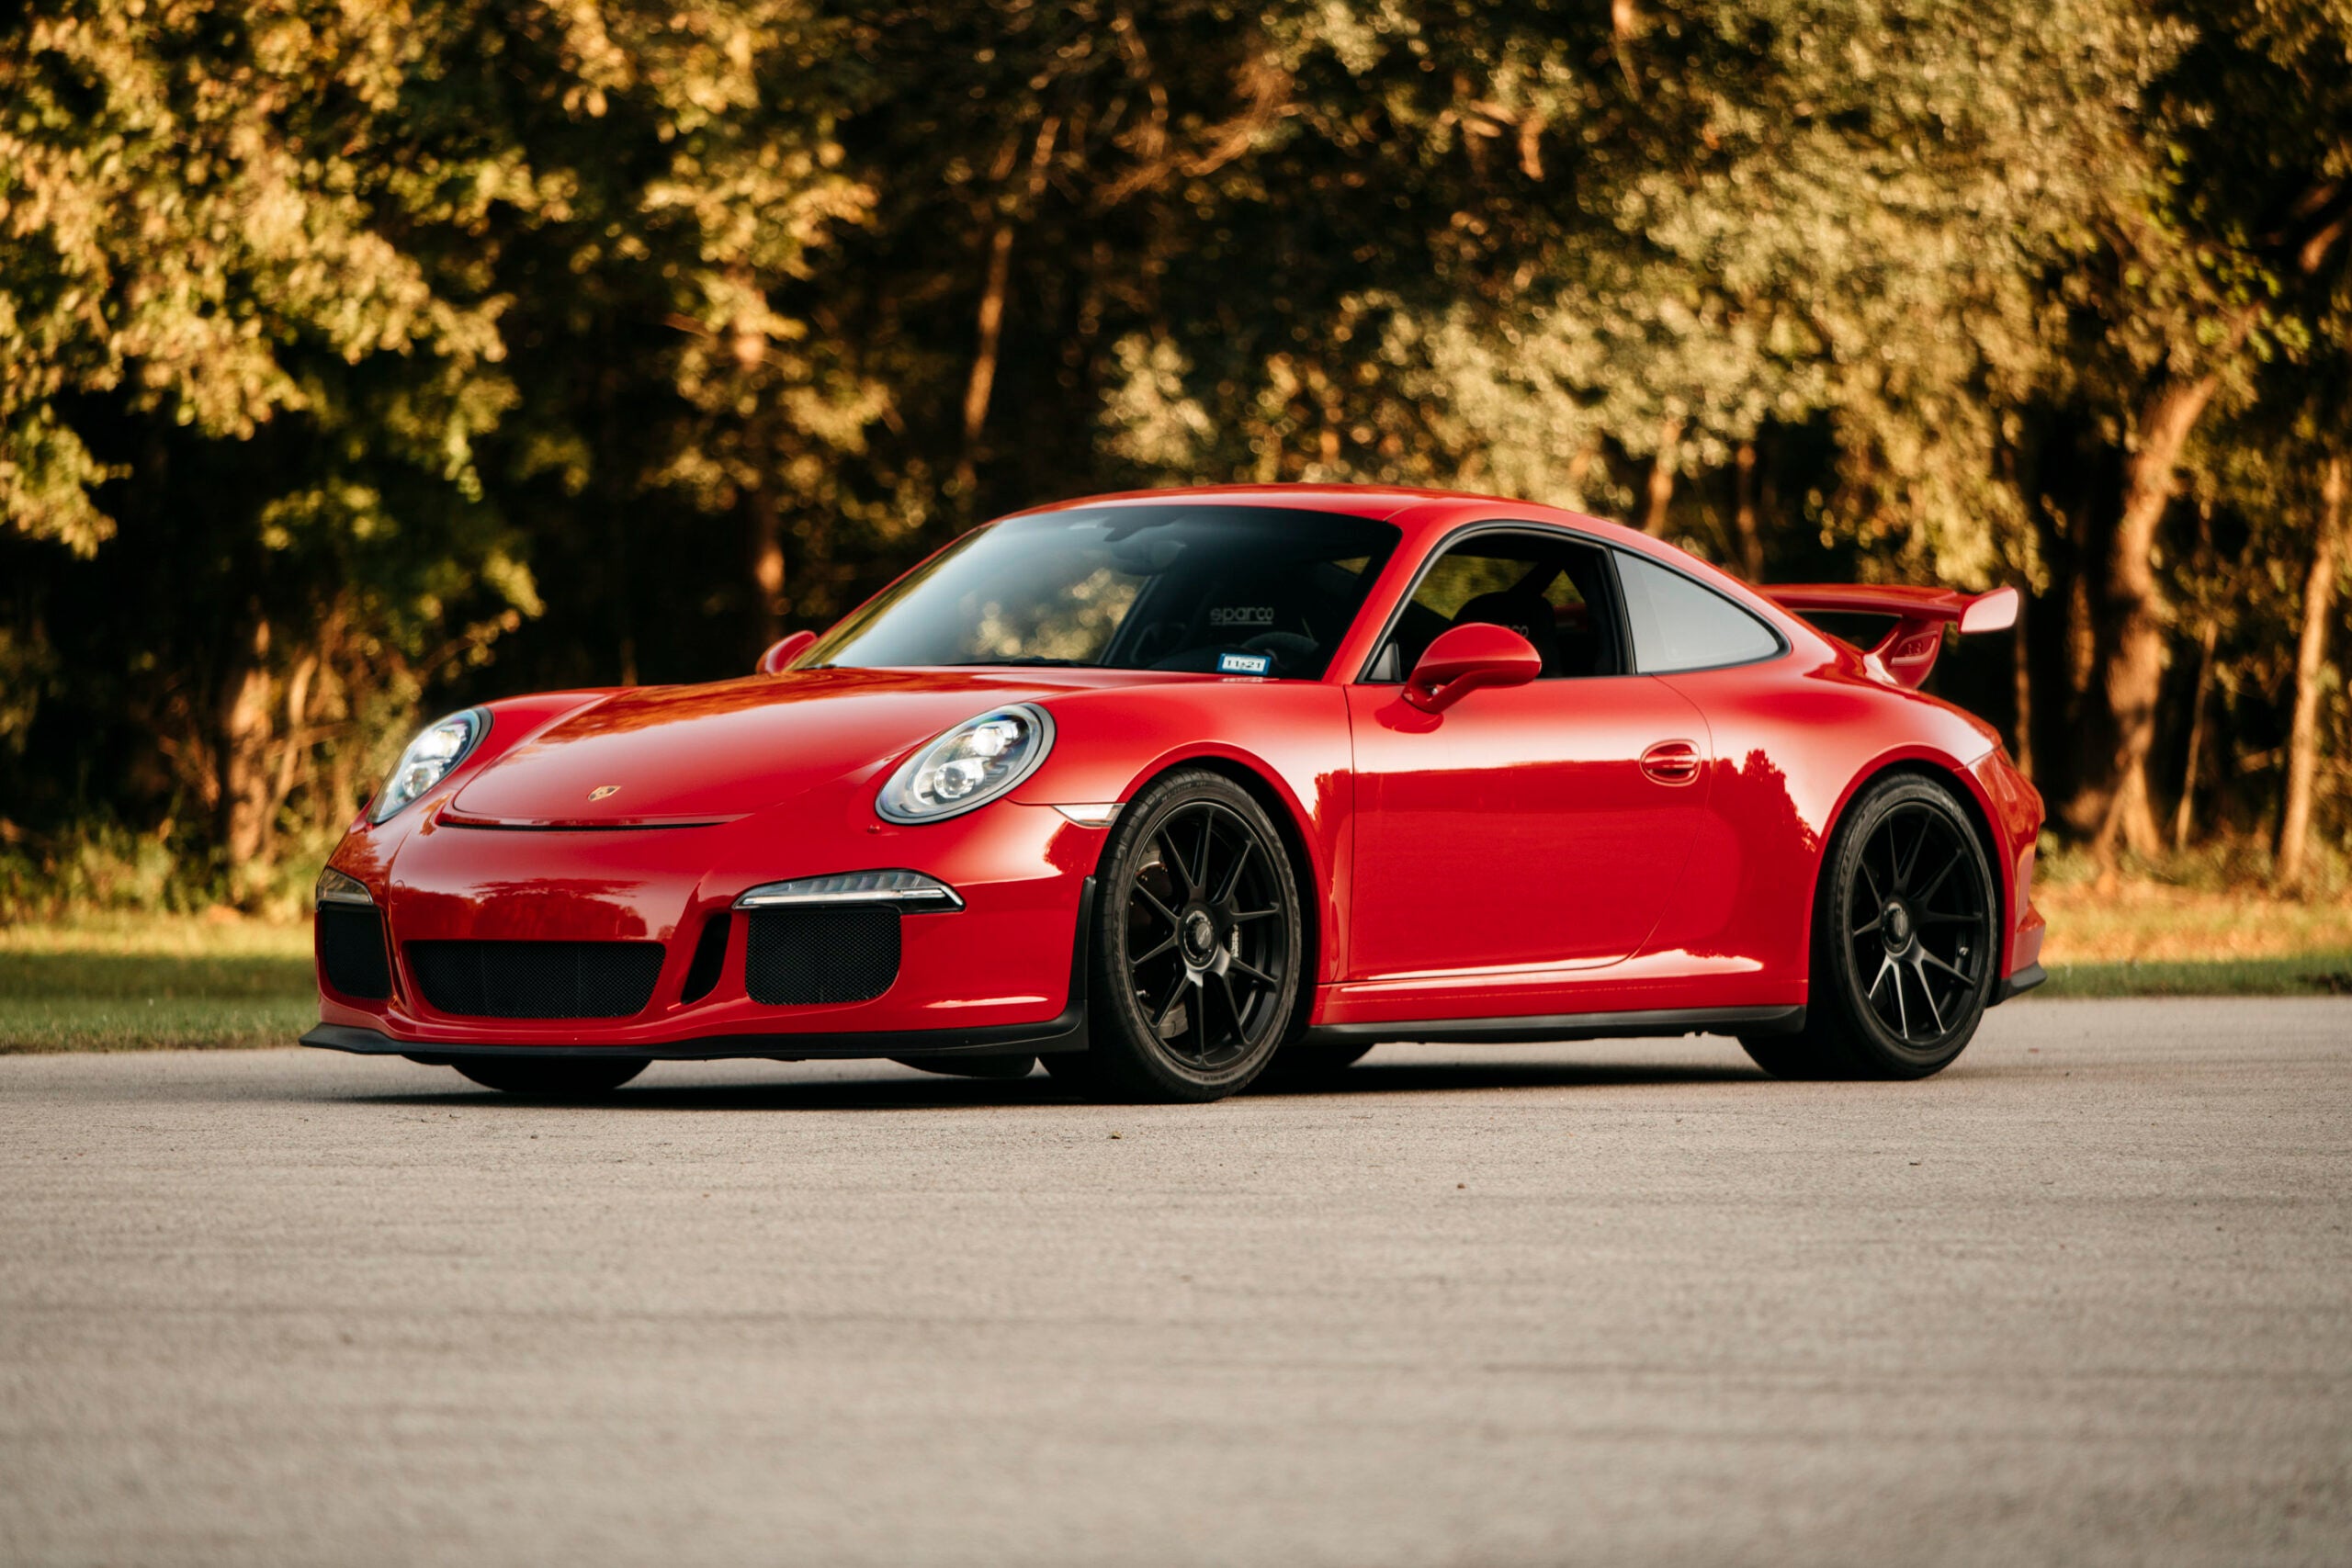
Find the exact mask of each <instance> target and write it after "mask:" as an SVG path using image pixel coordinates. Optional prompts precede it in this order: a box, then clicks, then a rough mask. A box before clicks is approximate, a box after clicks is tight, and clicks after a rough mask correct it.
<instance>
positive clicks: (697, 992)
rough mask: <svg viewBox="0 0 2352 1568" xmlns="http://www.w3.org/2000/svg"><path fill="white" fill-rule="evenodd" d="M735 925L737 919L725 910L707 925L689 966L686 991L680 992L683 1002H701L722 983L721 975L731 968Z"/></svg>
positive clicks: (706, 922) (705, 924) (707, 922)
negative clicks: (729, 959)
mask: <svg viewBox="0 0 2352 1568" xmlns="http://www.w3.org/2000/svg"><path fill="white" fill-rule="evenodd" d="M733 924H734V917H733V916H731V915H729V913H728V912H727V911H726V910H724V909H721V910H719V911H718V913H717V914H715V915H713V916H711V917H710V919H707V920H705V921H704V922H703V926H702V938H701V940H700V941H698V942H695V961H694V962H693V963H692V964H688V965H687V966H686V986H685V989H684V990H683V991H680V992H679V993H678V999H679V1000H680V1001H682V1002H698V1001H700V1000H702V999H703V998H705V997H707V996H708V995H710V991H711V987H714V986H716V985H718V972H719V971H720V970H722V969H724V968H726V967H727V932H728V930H729V927H731V926H732V925H733Z"/></svg>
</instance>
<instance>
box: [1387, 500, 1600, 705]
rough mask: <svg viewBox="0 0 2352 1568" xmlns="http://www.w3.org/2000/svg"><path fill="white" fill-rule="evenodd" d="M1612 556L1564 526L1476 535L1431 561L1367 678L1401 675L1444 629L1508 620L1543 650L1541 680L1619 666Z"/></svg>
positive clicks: (1502, 623) (1504, 623) (1505, 623)
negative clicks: (1565, 532)
mask: <svg viewBox="0 0 2352 1568" xmlns="http://www.w3.org/2000/svg"><path fill="white" fill-rule="evenodd" d="M1613 603H1614V601H1613V599H1612V596H1611V587H1610V579H1609V572H1608V562H1607V558H1606V557H1605V556H1604V554H1603V552H1602V551H1601V549H1600V547H1599V546H1597V545H1588V544H1583V543H1580V542H1579V541H1577V540H1575V539H1571V538H1567V537H1566V536H1561V535H1556V534H1502V533H1497V534H1478V535H1474V536H1471V537H1470V538H1467V539H1464V541H1463V542H1462V543H1460V544H1458V545H1456V546H1454V547H1453V548H1452V549H1449V550H1447V551H1446V552H1445V553H1444V554H1443V555H1442V556H1440V557H1439V558H1437V559H1436V560H1435V561H1433V562H1431V563H1430V568H1429V570H1427V571H1425V572H1423V573H1422V574H1421V581H1420V583H1419V586H1418V587H1416V588H1415V589H1414V590H1413V597H1412V601H1411V603H1409V604H1407V605H1406V606H1405V608H1404V610H1403V611H1402V613H1400V614H1399V615H1398V616H1397V626H1396V628H1395V629H1394V630H1393V631H1391V632H1390V633H1389V637H1388V641H1387V642H1386V643H1385V644H1384V645H1383V646H1382V648H1381V649H1380V652H1379V653H1378V654H1377V655H1376V656H1375V657H1374V660H1373V663H1372V667H1371V669H1370V671H1368V673H1367V676H1366V678H1367V679H1369V680H1373V681H1401V680H1403V679H1404V678H1405V676H1406V675H1407V673H1408V672H1409V671H1411V670H1412V668H1413V666H1414V664H1415V663H1416V662H1418V661H1419V659H1420V657H1421V655H1422V653H1423V652H1424V651H1426V650H1427V649H1428V648H1429V646H1430V643H1432V642H1435V641H1436V640H1437V637H1438V634H1439V633H1441V632H1443V631H1445V630H1447V629H1448V628H1450V627H1453V626H1467V625H1469V624H1471V623H1473V622H1486V623H1487V624H1490V625H1493V626H1509V627H1510V629H1511V630H1513V631H1515V632H1517V633H1518V634H1519V635H1520V636H1521V637H1525V638H1526V639H1527V640H1528V641H1529V642H1530V643H1532V645H1534V649H1535V651H1536V652H1537V653H1539V654H1541V655H1542V656H1543V659H1544V673H1543V676H1542V679H1544V680H1547V681H1553V680H1562V679H1567V678H1572V677H1576V676H1583V675H1614V674H1618V673H1620V672H1622V671H1623V669H1624V660H1623V657H1622V656H1621V654H1620V651H1619V647H1618V635H1617V615H1616V612H1615V610H1614V609H1613V608H1612V605H1613Z"/></svg>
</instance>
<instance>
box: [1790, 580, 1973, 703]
mask: <svg viewBox="0 0 2352 1568" xmlns="http://www.w3.org/2000/svg"><path fill="white" fill-rule="evenodd" d="M1757 592H1758V593H1761V594H1763V595H1764V597H1766V598H1767V599H1770V600H1771V601H1772V602H1773V603H1774V604H1778V605H1780V606H1781V609H1783V610H1788V611H1791V612H1792V613H1793V614H1796V615H1893V616H1894V630H1893V631H1890V632H1888V633H1887V634H1886V636H1884V637H1881V638H1880V639H1879V643H1878V646H1877V647H1875V648H1873V649H1871V650H1870V652H1869V653H1868V654H1867V655H1866V656H1865V657H1867V658H1868V659H1869V660H1870V661H1871V664H1872V665H1874V666H1875V667H1876V669H1877V670H1878V671H1883V673H1884V674H1885V676H1886V677H1887V679H1888V680H1890V681H1893V682H1894V683H1895V684H1896V685H1898V686H1917V684H1918V683H1919V682H1922V681H1924V680H1926V679H1927V678H1928V671H1930V670H1933V669H1934V668H1935V667H1936V655H1937V654H1939V653H1941V652H1942V651H1943V648H1944V627H1946V626H1958V627H1959V628H1960V633H1961V635H1962V637H1967V636H1970V635H1972V634H1973V633H1976V632H2005V631H2007V630H2008V629H2009V628H2010V627H2011V626H2016V625H2017V624H2018V591H2017V590H2016V589H2014V588H1996V589H1994V590H1993V591H1992V592H1989V593H1962V592H1960V591H1959V590H1958V589H1954V588H1901V587H1882V586H1877V585H1873V584H1870V583H1860V582H1805V583H1777V584H1775V585H1773V586H1771V587H1770V588H1758V590H1757Z"/></svg>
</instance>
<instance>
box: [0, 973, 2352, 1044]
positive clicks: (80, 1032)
mask: <svg viewBox="0 0 2352 1568" xmlns="http://www.w3.org/2000/svg"><path fill="white" fill-rule="evenodd" d="M2346 994H2352V951H2346V952H2328V953H2303V954H2301V955H2298V956H2295V957H2291V958H2233V959H2222V960H2217V961H2212V962H2201V963H2190V962H2170V961H2165V962H2152V963H2127V964H2053V965H2052V967H2051V970H2050V979H2049V982H2048V983H2047V984H2046V985H2044V986H2042V987H2040V988H2039V989H2038V990H2035V991H2032V992H2030V993H2029V994H2028V996H2027V997H2026V998H2025V999H2026V1000H2028V1001H2030V1000H2034V999H2036V998H2101V997H2287V996H2325V995H2346ZM318 1016H319V1013H318V998H317V994H316V992H315V991H314V990H313V989H312V982H311V961H310V959H309V958H308V957H297V956H294V955H292V954H289V953H268V952H265V953H201V954H184V953H119V952H77V951H70V950H69V951H62V952H40V951H21V950H20V951H15V952H10V951H6V950H0V1055H16V1054H22V1053H27V1052H37V1051H145V1050H183V1049H218V1048H236V1047H249V1046H256V1045H290V1044H292V1043H294V1040H295V1038H296V1037H297V1036H299V1035H300V1034H301V1032H303V1031H304V1030H306V1029H308V1028H310V1027H311V1024H313V1023H315V1022H317V1021H318Z"/></svg>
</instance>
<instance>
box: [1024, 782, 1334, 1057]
mask: <svg viewBox="0 0 2352 1568" xmlns="http://www.w3.org/2000/svg"><path fill="white" fill-rule="evenodd" d="M1099 877H1100V886H1101V888H1102V892H1101V894H1100V896H1099V897H1098V898H1097V899H1096V904H1095V919H1094V931H1093V932H1092V941H1091V942H1090V943H1089V949H1090V952H1091V964H1092V975H1091V990H1090V993H1089V995H1090V999H1091V1009H1092V1011H1091V1018H1090V1022H1091V1026H1092V1029H1091V1033H1092V1038H1091V1043H1090V1046H1089V1049H1088V1050H1087V1052H1086V1054H1085V1055H1083V1056H1081V1057H1066V1058H1062V1059H1061V1060H1060V1061H1057V1060H1056V1059H1055V1058H1051V1057H1049V1058H1047V1063H1048V1070H1049V1071H1052V1072H1053V1073H1054V1075H1055V1076H1056V1077H1075V1078H1076V1080H1077V1081H1079V1082H1081V1083H1083V1084H1086V1085H1087V1086H1088V1087H1089V1088H1090V1089H1091V1090H1092V1091H1093V1092H1095V1093H1098V1094H1101V1095H1103V1096H1105V1097H1107V1098H1114V1099H1120V1100H1150V1101H1163V1102H1176V1103H1196V1104H1197V1103H1201V1102H1204V1101H1207V1100H1222V1099H1224V1098H1225V1097H1226V1096H1227V1095H1229V1094H1233V1093H1236V1092H1238V1090H1240V1089H1242V1088H1243V1087H1245V1086H1246V1085H1247V1084H1248V1083H1249V1082H1250V1080H1251V1079H1252V1078H1254V1077H1257V1076H1258V1075H1259V1073H1260V1072H1261V1071H1263V1070H1264V1068H1265V1066H1266V1064H1267V1063H1268V1062H1269V1061H1271V1060H1272V1059H1273V1055H1274V1053H1275V1051H1276V1049H1277V1048H1278V1047H1279V1046H1280V1045H1281V1043H1282V1042H1283V1036H1284V1034H1285V1033H1286V1032H1288V1030H1289V1028H1290V1024H1291V1019H1292V1015H1293V1013H1294V1012H1295V1010H1296V1008H1297V1005H1298V996H1299V987H1300V979H1301V970H1302V968H1303V967H1304V964H1305V959H1306V940H1305V935H1304V933H1305V930H1306V921H1305V919H1304V916H1303V914H1302V910H1301V906H1300V902H1299V895H1298V886H1297V883H1296V881H1295V878H1294V877H1293V875H1292V874H1291V864H1290V856H1289V855H1288V854H1287V853H1286V852H1284V851H1283V843H1282V838H1281V836H1280V834H1279V833H1277V832H1276V830H1275V829H1274V824H1273V822H1272V819H1271V818H1268V817H1267V815H1266V813H1265V810H1264V808H1263V807H1261V806H1259V804H1258V803H1257V801H1255V800H1254V799H1252V798H1250V794H1249V792H1248V791H1246V790H1244V789H1243V788H1241V786H1240V785H1238V784H1235V783H1234V782H1233V781H1232V780H1230V779H1228V778H1226V777H1225V776H1223V775H1222V774H1219V773H1207V772H1204V771H1201V770H1197V769H1187V770H1185V771H1183V772H1181V773H1170V775H1168V776H1167V777H1166V778H1163V779H1160V780H1159V782H1157V783H1155V784H1152V785H1150V786H1149V787H1148V788H1147V789H1146V790H1144V792H1143V793H1142V794H1141V795H1137V796H1136V798H1135V799H1134V800H1133V801H1131V802H1130V803H1129V804H1128V806H1127V808H1126V809H1125V811H1122V812H1121V813H1120V814H1119V822H1118V826H1117V827H1116V828H1115V829H1113V830H1112V835H1111V841H1110V843H1109V844H1108V845H1107V846H1105V848H1104V850H1103V866H1102V870H1101V872H1100V873H1099ZM1065 1061H1066V1062H1068V1063H1069V1064H1070V1066H1068V1067H1064V1066H1062V1062H1065ZM1080 1064H1082V1065H1080Z"/></svg>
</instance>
